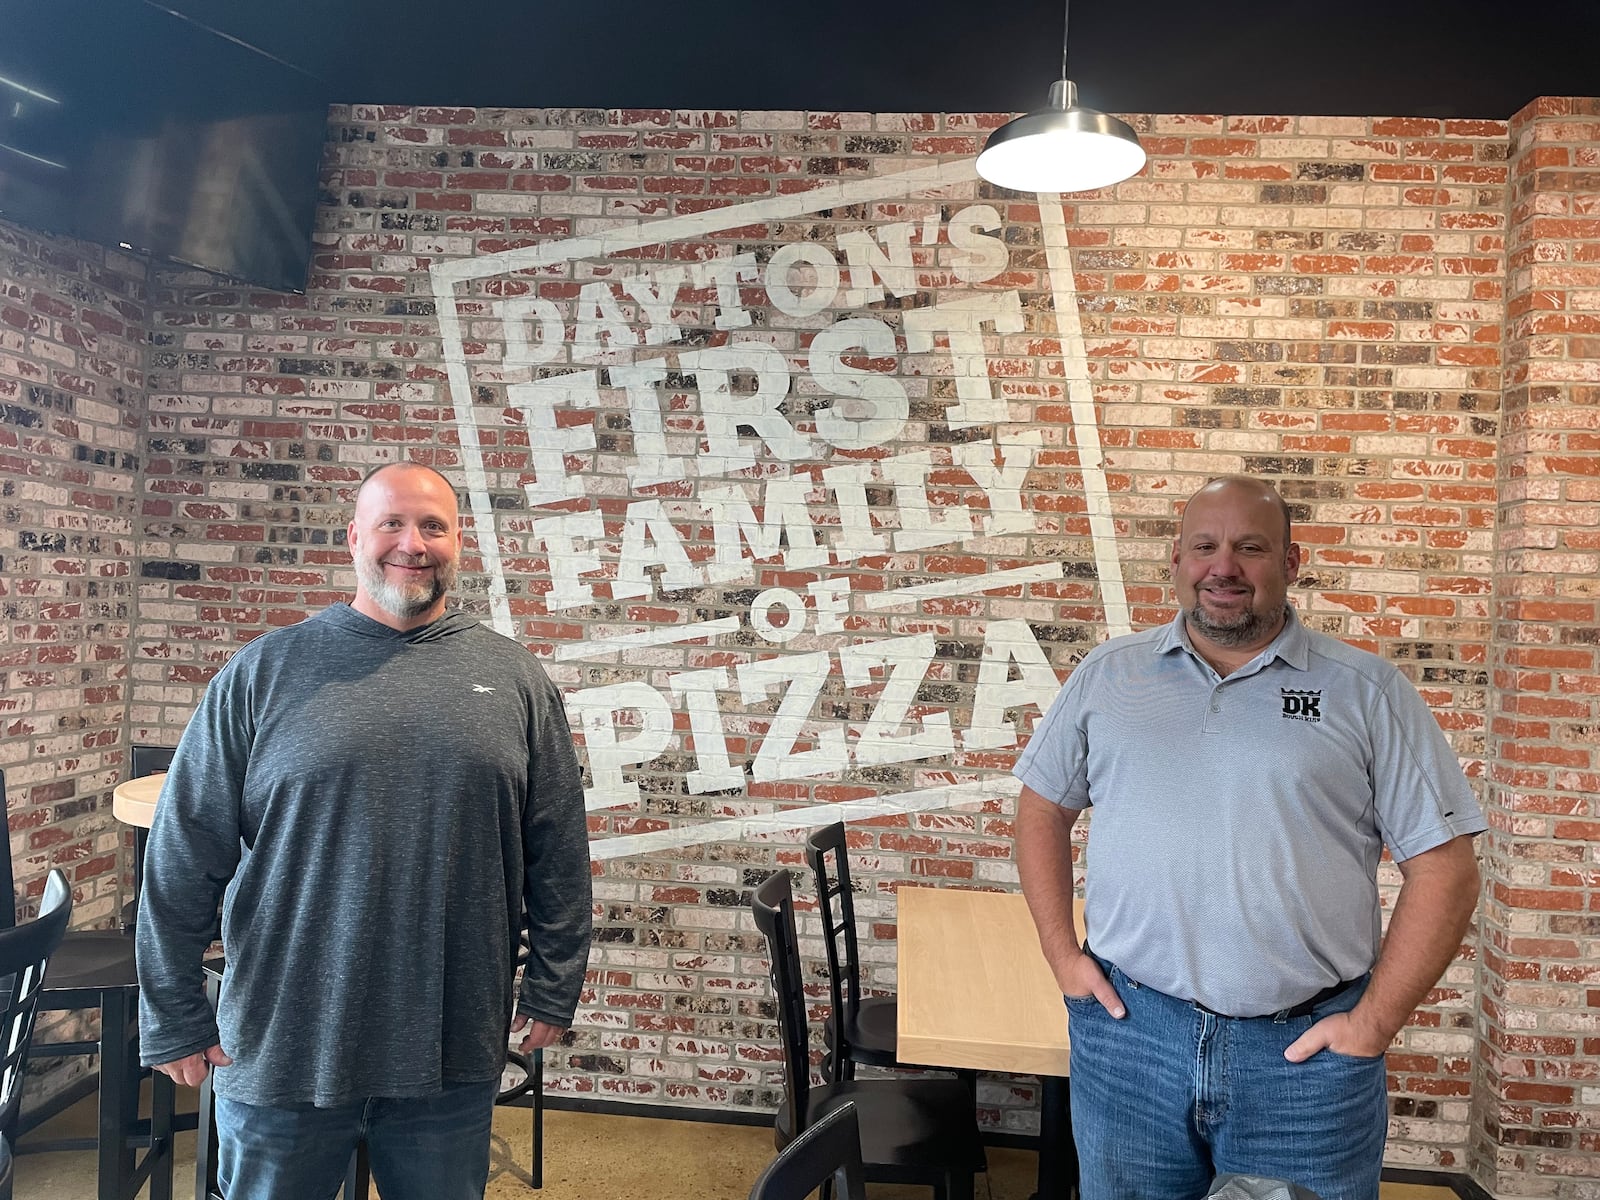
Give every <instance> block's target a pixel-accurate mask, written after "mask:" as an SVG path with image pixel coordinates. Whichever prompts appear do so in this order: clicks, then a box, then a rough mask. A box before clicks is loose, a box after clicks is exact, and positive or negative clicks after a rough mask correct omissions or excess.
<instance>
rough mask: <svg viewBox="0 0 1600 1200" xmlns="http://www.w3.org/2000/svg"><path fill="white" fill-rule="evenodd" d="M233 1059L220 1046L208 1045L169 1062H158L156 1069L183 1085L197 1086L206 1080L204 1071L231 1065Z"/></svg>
mask: <svg viewBox="0 0 1600 1200" xmlns="http://www.w3.org/2000/svg"><path fill="white" fill-rule="evenodd" d="M231 1066H233V1059H231V1058H229V1057H228V1056H227V1055H226V1054H224V1053H223V1052H222V1047H221V1046H208V1047H207V1048H206V1049H205V1050H202V1051H197V1052H196V1053H194V1054H187V1055H185V1056H184V1057H182V1058H179V1059H174V1060H173V1061H172V1062H169V1063H160V1064H158V1065H157V1066H156V1068H155V1069H156V1070H158V1071H160V1072H161V1073H162V1074H163V1075H166V1076H168V1077H169V1078H171V1079H172V1080H173V1082H175V1083H181V1084H183V1086H184V1087H199V1086H200V1085H201V1084H202V1083H204V1082H205V1081H206V1072H207V1071H208V1070H210V1069H211V1068H212V1067H231Z"/></svg>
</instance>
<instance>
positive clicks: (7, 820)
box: [0, 771, 17, 929]
mask: <svg viewBox="0 0 1600 1200" xmlns="http://www.w3.org/2000/svg"><path fill="white" fill-rule="evenodd" d="M0 833H3V834H5V840H6V856H5V861H4V862H0V929H10V928H11V927H12V926H13V925H15V924H16V923H17V877H16V876H15V875H14V874H12V871H11V810H10V809H9V808H7V807H6V773H5V772H4V771H0Z"/></svg>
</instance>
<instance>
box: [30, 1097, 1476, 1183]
mask: <svg viewBox="0 0 1600 1200" xmlns="http://www.w3.org/2000/svg"><path fill="white" fill-rule="evenodd" d="M179 1108H180V1110H183V1109H190V1110H192V1108H193V1101H192V1099H190V1098H183V1097H181V1098H180V1101H179ZM93 1128H94V1109H93V1101H92V1098H91V1099H90V1100H89V1101H85V1102H84V1103H81V1104H79V1105H76V1106H75V1107H74V1108H73V1109H71V1110H69V1111H68V1112H66V1113H63V1114H62V1115H61V1116H60V1117H58V1118H56V1120H54V1121H52V1122H50V1124H48V1125H46V1126H45V1127H43V1128H42V1129H41V1130H40V1131H39V1135H38V1136H42V1137H49V1136H58V1137H67V1136H76V1135H78V1134H80V1133H88V1132H91V1131H92V1130H93ZM531 1131H532V1114H531V1113H530V1112H529V1110H527V1109H524V1108H499V1109H496V1110H495V1123H494V1146H493V1157H492V1165H491V1168H490V1174H489V1187H488V1190H487V1191H486V1192H485V1197H486V1200H535V1197H537V1200H746V1197H747V1196H748V1195H749V1193H750V1184H751V1183H752V1182H753V1181H754V1180H755V1178H756V1176H757V1175H759V1174H760V1172H761V1169H762V1167H764V1166H765V1165H766V1164H767V1162H768V1161H769V1160H770V1159H771V1158H772V1154H773V1149H772V1130H771V1129H770V1128H762V1127H757V1126H749V1125H718V1124H711V1123H709V1122H700V1121H664V1120H655V1119H651V1118H646V1117H629V1116H614V1115H611V1114H588V1113H574V1112H554V1111H546V1113H545V1161H544V1189H543V1191H540V1192H534V1191H532V1190H531V1189H530V1188H529V1187H528V1178H529V1176H528V1168H529V1165H530V1156H531V1149H532V1147H531ZM177 1150H178V1167H177V1172H176V1177H175V1181H174V1188H173V1196H174V1200H194V1134H192V1133H187V1134H180V1135H179V1137H178V1147H177ZM988 1158H989V1170H988V1171H987V1172H986V1173H985V1174H984V1175H981V1176H979V1179H978V1190H977V1200H1027V1197H1028V1196H1029V1195H1031V1193H1032V1191H1033V1183H1034V1172H1035V1169H1036V1159H1035V1156H1034V1155H1033V1153H1032V1152H1030V1151H1025V1150H1004V1149H996V1148H994V1147H991V1148H990V1149H989V1152H988ZM94 1191H95V1188H94V1156H93V1155H92V1154H91V1153H89V1152H88V1151H79V1152H71V1153H57V1154H24V1155H22V1156H21V1157H19V1158H18V1159H17V1162H16V1177H15V1191H14V1195H15V1197H16V1200H89V1198H90V1197H93V1195H94ZM868 1191H869V1192H870V1200H927V1197H928V1196H929V1195H931V1193H930V1192H929V1190H928V1189H927V1188H911V1187H891V1186H889V1185H886V1184H872V1185H869V1188H868ZM144 1194H145V1195H148V1189H146V1192H145V1193H144ZM1383 1200H1453V1193H1451V1192H1450V1191H1449V1190H1448V1189H1444V1188H1419V1187H1414V1186H1410V1185H1396V1184H1385V1185H1384V1188H1383Z"/></svg>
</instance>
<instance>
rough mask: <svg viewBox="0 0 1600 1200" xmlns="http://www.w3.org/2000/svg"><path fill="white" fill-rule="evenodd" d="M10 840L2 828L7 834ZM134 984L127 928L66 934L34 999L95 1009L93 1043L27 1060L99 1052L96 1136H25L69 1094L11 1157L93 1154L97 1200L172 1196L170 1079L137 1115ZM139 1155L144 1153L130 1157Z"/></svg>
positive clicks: (42, 1005)
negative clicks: (144, 1114)
mask: <svg viewBox="0 0 1600 1200" xmlns="http://www.w3.org/2000/svg"><path fill="white" fill-rule="evenodd" d="M4 809H5V774H4V773H3V772H0V811H4ZM6 832H7V834H8V836H9V826H8V827H7V829H6ZM13 888H14V880H13V876H12V873H11V858H10V856H9V855H7V856H6V859H5V864H4V866H3V867H0V889H3V891H0V895H7V896H9V895H12V894H13ZM15 922H16V913H15V910H14V907H13V905H12V904H5V903H0V925H3V926H10V925H13V924H15ZM138 997H139V978H138V974H137V972H136V971H135V969H134V959H133V931H132V930H131V929H110V930H99V929H72V930H68V931H67V933H66V935H65V936H64V937H63V938H62V939H61V945H60V947H59V948H58V949H57V950H56V952H55V954H54V955H52V956H51V958H50V969H49V971H48V972H46V974H45V978H44V985H43V987H42V989H41V991H40V995H39V1011H40V1012H66V1011H71V1012H90V1011H95V1010H98V1012H99V1015H100V1033H99V1036H98V1037H95V1038H88V1039H83V1040H79V1041H61V1042H35V1043H34V1045H33V1050H32V1055H33V1057H34V1058H36V1059H38V1058H51V1057H54V1058H59V1057H64V1056H70V1055H80V1054H98V1055H99V1056H100V1067H99V1072H98V1084H99V1093H100V1099H99V1123H98V1133H97V1135H96V1136H95V1137H92V1138H54V1139H48V1140H45V1139H39V1138H29V1137H28V1136H27V1135H28V1133H29V1131H30V1130H31V1129H33V1128H36V1127H37V1126H38V1125H39V1124H40V1123H41V1122H43V1121H45V1120H48V1119H49V1118H50V1117H52V1116H54V1115H55V1114H56V1113H57V1112H59V1111H61V1109H62V1108H64V1107H66V1106H67V1105H68V1104H70V1103H72V1102H73V1101H75V1100H76V1099H77V1096H78V1093H76V1092H75V1091H73V1090H71V1089H69V1090H67V1091H65V1092H63V1093H62V1094H61V1095H60V1096H58V1097H57V1098H56V1103H55V1104H52V1105H45V1106H43V1107H42V1108H41V1109H40V1110H39V1111H37V1112H30V1113H29V1114H28V1121H27V1123H26V1125H19V1128H18V1133H19V1135H20V1136H21V1138H22V1139H23V1140H21V1141H19V1142H17V1143H16V1144H14V1146H13V1150H14V1151H15V1152H16V1153H17V1154H40V1153H44V1152H46V1151H52V1150H94V1151H95V1152H96V1154H97V1155H98V1162H97V1164H96V1166H97V1169H96V1178H97V1180H98V1189H97V1191H96V1200H133V1198H134V1197H135V1196H137V1195H138V1194H139V1192H140V1191H141V1190H142V1189H143V1188H144V1186H145V1183H146V1181H148V1182H149V1184H150V1200H171V1197H172V1157H173V1155H172V1133H173V1107H174V1096H175V1092H174V1090H173V1083H172V1080H170V1079H168V1078H167V1077H166V1076H165V1075H162V1074H160V1073H159V1072H156V1073H153V1074H150V1079H151V1084H150V1116H149V1117H148V1118H140V1116H139V1090H140V1086H141V1082H142V1079H143V1077H144V1076H145V1075H146V1074H147V1073H146V1072H142V1071H141V1070H140V1068H139V1012H138V1009H139V1004H138ZM139 1149H143V1150H144V1154H143V1155H136V1154H135V1151H136V1150H139Z"/></svg>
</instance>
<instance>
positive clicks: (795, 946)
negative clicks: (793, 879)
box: [750, 870, 811, 1134]
mask: <svg viewBox="0 0 1600 1200" xmlns="http://www.w3.org/2000/svg"><path fill="white" fill-rule="evenodd" d="M750 908H751V911H752V912H753V913H754V914H755V918H756V928H757V929H759V930H760V931H761V933H762V935H763V936H764V937H765V938H766V939H767V958H768V959H769V960H770V962H771V964H772V968H771V969H772V995H773V998H774V999H775V1000H776V1001H777V1004H778V1036H779V1038H780V1040H781V1041H782V1042H783V1067H784V1070H783V1090H784V1095H785V1096H786V1098H787V1103H788V1108H789V1114H790V1117H789V1123H788V1132H789V1133H790V1134H798V1133H799V1132H800V1131H801V1130H803V1129H804V1128H805V1127H806V1105H807V1104H808V1103H810V1100H811V1054H810V1041H811V1038H810V1029H809V1027H808V1026H807V1024H806V994H805V985H804V984H803V983H802V981H801V975H800V946H799V940H798V939H797V938H796V936H795V929H794V890H793V887H792V886H791V884H790V882H789V872H788V871H784V870H779V871H778V872H777V873H776V874H774V875H773V876H772V877H771V878H770V879H768V880H767V881H766V882H765V883H763V884H762V885H761V886H760V888H758V889H757V890H756V894H755V899H754V900H753V901H752V902H751V904H750ZM778 1127H779V1129H780V1130H781V1129H782V1128H783V1122H782V1121H779V1123H778Z"/></svg>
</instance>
